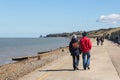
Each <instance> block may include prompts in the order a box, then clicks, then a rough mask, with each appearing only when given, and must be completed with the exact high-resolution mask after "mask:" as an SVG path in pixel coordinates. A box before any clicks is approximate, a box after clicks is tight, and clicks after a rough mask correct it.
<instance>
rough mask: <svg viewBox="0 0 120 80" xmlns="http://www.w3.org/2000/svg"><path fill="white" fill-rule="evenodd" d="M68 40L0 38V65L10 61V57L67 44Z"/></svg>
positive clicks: (28, 54)
mask: <svg viewBox="0 0 120 80" xmlns="http://www.w3.org/2000/svg"><path fill="white" fill-rule="evenodd" d="M69 41H70V39H68V38H0V65H3V64H8V63H11V62H12V60H11V58H12V57H22V56H32V55H37V52H41V51H48V50H51V49H56V48H59V47H65V46H68V44H69Z"/></svg>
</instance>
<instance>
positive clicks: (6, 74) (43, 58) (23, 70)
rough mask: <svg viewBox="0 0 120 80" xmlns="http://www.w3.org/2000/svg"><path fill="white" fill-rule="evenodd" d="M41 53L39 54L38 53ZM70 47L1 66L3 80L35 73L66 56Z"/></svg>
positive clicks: (0, 74) (0, 71) (13, 79)
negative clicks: (36, 70)
mask: <svg viewBox="0 0 120 80" xmlns="http://www.w3.org/2000/svg"><path fill="white" fill-rule="evenodd" d="M38 53H39V52H38ZM67 53H68V46H67V47H61V48H58V49H55V50H51V51H49V52H46V53H44V54H38V55H37V56H36V55H35V56H31V57H30V58H28V59H25V60H22V61H17V62H14V63H10V64H5V65H2V66H0V79H1V80H17V79H18V78H20V77H22V76H24V75H26V74H28V73H30V72H32V71H34V70H35V69H37V68H39V67H42V66H45V65H46V64H48V63H50V62H52V61H54V60H56V59H58V58H60V57H62V56H64V55H66V54H67Z"/></svg>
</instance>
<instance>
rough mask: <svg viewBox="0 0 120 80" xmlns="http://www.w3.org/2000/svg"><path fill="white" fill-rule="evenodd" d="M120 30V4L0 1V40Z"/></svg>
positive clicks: (119, 0)
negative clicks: (111, 29)
mask: <svg viewBox="0 0 120 80" xmlns="http://www.w3.org/2000/svg"><path fill="white" fill-rule="evenodd" d="M119 26H120V0H0V37H39V36H40V35H47V34H54V33H63V32H74V31H90V30H96V29H101V28H111V27H119Z"/></svg>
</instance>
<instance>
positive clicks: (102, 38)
mask: <svg viewBox="0 0 120 80" xmlns="http://www.w3.org/2000/svg"><path fill="white" fill-rule="evenodd" d="M100 41H101V46H102V45H103V42H104V37H103V36H101V38H100Z"/></svg>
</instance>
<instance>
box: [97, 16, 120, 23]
mask: <svg viewBox="0 0 120 80" xmlns="http://www.w3.org/2000/svg"><path fill="white" fill-rule="evenodd" d="M119 21H120V14H110V15H102V16H100V17H99V19H98V20H97V22H103V23H111V24H117V23H118V22H119Z"/></svg>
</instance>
